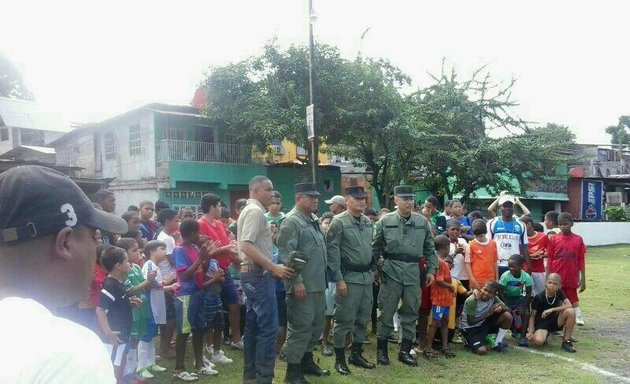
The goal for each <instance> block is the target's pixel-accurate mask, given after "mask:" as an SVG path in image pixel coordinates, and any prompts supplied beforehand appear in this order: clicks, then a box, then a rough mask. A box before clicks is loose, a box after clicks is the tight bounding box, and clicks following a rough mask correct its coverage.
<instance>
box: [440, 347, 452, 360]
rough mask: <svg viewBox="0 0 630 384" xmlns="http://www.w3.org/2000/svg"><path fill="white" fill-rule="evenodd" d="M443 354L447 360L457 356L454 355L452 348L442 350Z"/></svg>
mask: <svg viewBox="0 0 630 384" xmlns="http://www.w3.org/2000/svg"><path fill="white" fill-rule="evenodd" d="M442 354H443V355H444V356H445V357H446V358H447V359H450V358H452V357H455V354H454V353H453V351H451V349H450V348H444V349H443V350H442Z"/></svg>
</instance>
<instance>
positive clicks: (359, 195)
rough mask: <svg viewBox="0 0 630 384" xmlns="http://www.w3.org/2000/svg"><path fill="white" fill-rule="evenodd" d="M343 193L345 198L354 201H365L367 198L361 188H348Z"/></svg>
mask: <svg viewBox="0 0 630 384" xmlns="http://www.w3.org/2000/svg"><path fill="white" fill-rule="evenodd" d="M343 193H344V194H345V195H346V196H347V195H350V196H352V197H354V198H355V199H365V198H367V194H366V193H365V190H364V189H363V187H348V188H346V189H344V190H343Z"/></svg>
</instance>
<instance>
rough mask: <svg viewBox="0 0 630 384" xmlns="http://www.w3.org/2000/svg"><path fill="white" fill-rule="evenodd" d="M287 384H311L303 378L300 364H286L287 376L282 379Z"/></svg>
mask: <svg viewBox="0 0 630 384" xmlns="http://www.w3.org/2000/svg"><path fill="white" fill-rule="evenodd" d="M284 382H285V383H287V384H311V383H310V382H309V381H307V380H306V379H305V378H304V374H302V367H301V366H300V364H287V376H286V377H285V378H284Z"/></svg>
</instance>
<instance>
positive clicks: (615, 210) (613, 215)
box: [604, 207, 630, 221]
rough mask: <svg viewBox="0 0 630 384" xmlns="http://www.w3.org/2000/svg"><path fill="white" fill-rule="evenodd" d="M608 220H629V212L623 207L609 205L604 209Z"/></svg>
mask: <svg viewBox="0 0 630 384" xmlns="http://www.w3.org/2000/svg"><path fill="white" fill-rule="evenodd" d="M604 214H605V215H606V217H607V218H608V221H629V220H630V217H628V213H627V212H626V210H625V209H623V208H622V207H609V208H606V209H605V210H604Z"/></svg>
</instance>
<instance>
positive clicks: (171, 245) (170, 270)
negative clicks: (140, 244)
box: [157, 231, 175, 278]
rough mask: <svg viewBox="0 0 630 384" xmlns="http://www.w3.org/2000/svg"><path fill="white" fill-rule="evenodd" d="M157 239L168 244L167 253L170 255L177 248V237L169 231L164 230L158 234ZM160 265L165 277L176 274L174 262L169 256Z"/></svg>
mask: <svg viewBox="0 0 630 384" xmlns="http://www.w3.org/2000/svg"><path fill="white" fill-rule="evenodd" d="M157 239H158V240H159V241H161V242H163V243H164V245H166V254H167V255H169V256H170V255H172V254H173V251H174V250H175V238H174V237H173V236H171V235H169V234H168V233H166V232H164V231H162V232H160V234H159V235H158V237H157ZM171 259H172V258H171ZM158 265H159V266H160V271H161V272H162V276H163V277H164V278H168V277H170V276H174V275H175V267H174V266H173V264H171V262H170V261H169V260H168V258H165V259H164V260H162V261H160V264H158Z"/></svg>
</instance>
